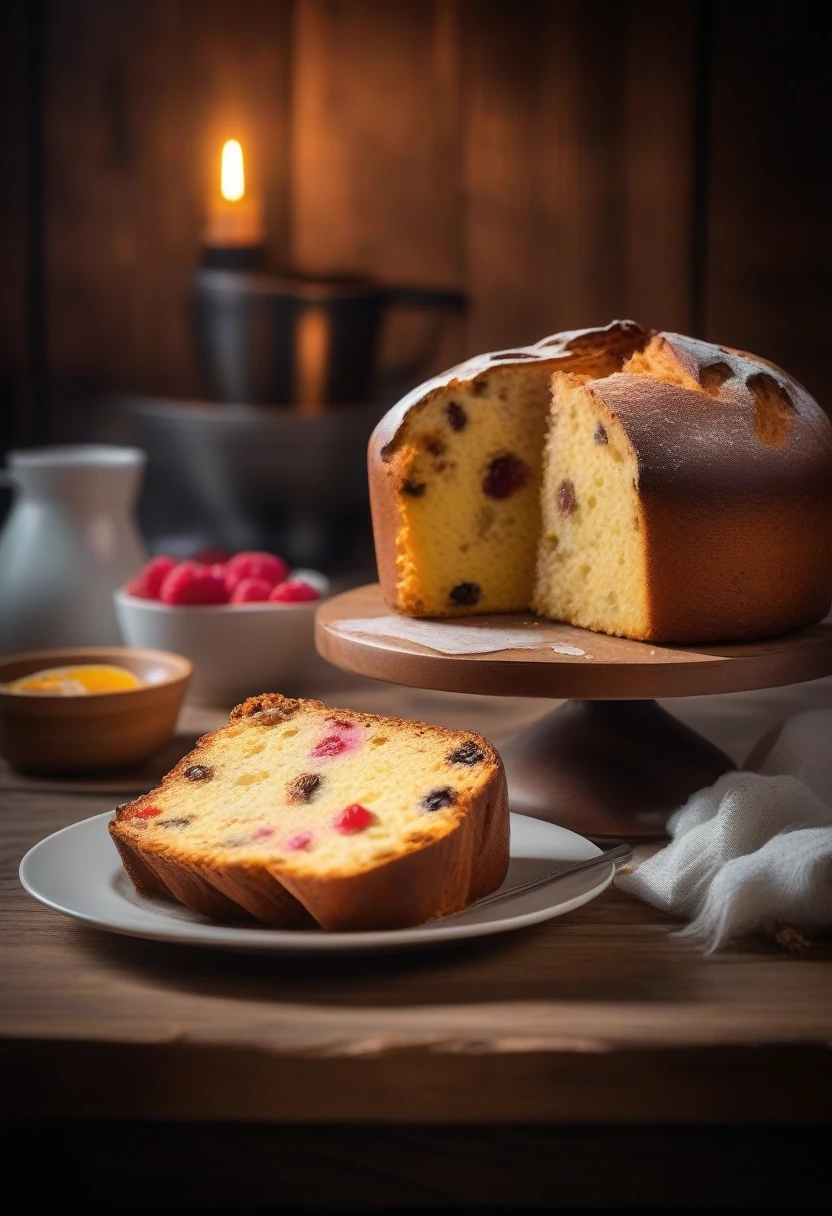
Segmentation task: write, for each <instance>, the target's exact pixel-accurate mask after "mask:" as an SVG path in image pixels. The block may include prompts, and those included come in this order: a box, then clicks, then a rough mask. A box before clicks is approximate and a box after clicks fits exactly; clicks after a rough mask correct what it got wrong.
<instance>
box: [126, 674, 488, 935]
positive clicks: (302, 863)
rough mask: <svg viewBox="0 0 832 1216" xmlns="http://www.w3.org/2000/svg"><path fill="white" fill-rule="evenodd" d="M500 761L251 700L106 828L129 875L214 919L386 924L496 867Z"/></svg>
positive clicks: (414, 734)
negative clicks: (156, 786) (243, 918)
mask: <svg viewBox="0 0 832 1216" xmlns="http://www.w3.org/2000/svg"><path fill="white" fill-rule="evenodd" d="M508 823H509V820H508V801H507V795H506V782H505V774H504V771H503V766H502V763H501V761H500V758H499V756H498V755H497V753H496V752H495V750H494V748H493V747H492V746H491V745H490V744H489V743H488V742H486V740H485V739H482V738H480V737H479V736H478V735H473V734H470V733H463V732H459V731H451V730H444V729H442V728H440V727H437V726H428V725H425V724H422V723H418V722H405V721H400V720H398V719H394V718H381V717H376V716H375V715H373V714H361V713H354V712H352V711H350V710H334V709H328V708H327V707H326V706H325V705H322V704H321V703H320V702H318V701H300V700H290V699H288V698H286V697H282V696H279V695H278V694H268V695H264V696H261V697H254V698H250V699H249V700H248V701H246V702H245V703H244V704H243V705H240V706H238V707H237V709H235V710H234V711H233V713H232V714H231V719H230V722H229V724H228V726H225V727H223V728H222V729H221V730H217V731H215V732H214V733H213V734H210V735H206V736H205V737H204V738H202V739H200V741H199V743H198V744H197V747H196V749H195V750H194V751H193V752H191V754H190V755H188V756H186V757H185V759H184V760H182V761H180V763H179V764H178V765H177V766H176V768H174V769H173V770H172V772H171V773H169V775H168V776H167V777H166V778H165V779H164V781H163V782H162V784H161V785H160V786H159V787H158V788H157V789H155V790H152V791H151V792H150V793H149V794H146V795H144V796H143V797H141V798H138V799H136V801H135V802H131V803H128V804H126V805H124V806H122V807H119V809H118V811H117V812H116V815H115V817H114V818H113V820H112V821H111V822H110V832H111V834H112V837H113V840H114V841H115V844H116V847H117V848H118V850H119V853H120V854H121V858H122V861H123V862H124V867H125V869H126V870H127V873H128V874H129V876H130V878H131V879H132V880H133V883H134V884H135V886H136V887H137V888H138V890H139V891H141V892H143V893H154V892H156V893H166V894H168V895H171V896H173V898H174V899H177V900H179V901H180V902H181V903H183V904H186V905H187V906H188V907H190V908H193V909H194V910H195V911H197V912H201V913H203V914H204V915H206V916H209V917H212V918H216V919H229V918H233V917H235V916H237V917H239V916H240V915H243V914H245V913H248V914H250V915H251V916H254V917H256V919H257V920H259V921H262V922H264V923H265V924H268V925H272V926H275V927H280V928H294V927H302V926H304V925H307V926H314V925H315V924H318V925H320V926H321V927H322V928H324V929H328V930H352V929H393V928H401V927H405V926H408V925H416V924H421V923H423V922H425V921H429V920H433V919H435V918H437V917H439V916H445V915H447V914H448V913H451V912H456V911H458V910H460V909H462V908H465V907H467V906H468V904H470V903H472V902H473V901H474V900H476V899H479V898H480V897H481V896H483V895H487V894H489V893H490V892H491V891H494V890H496V889H497V888H498V887H499V886H500V884H501V883H502V881H503V879H504V878H505V875H506V871H507V869H508V857H509V853H508V836H509V828H508Z"/></svg>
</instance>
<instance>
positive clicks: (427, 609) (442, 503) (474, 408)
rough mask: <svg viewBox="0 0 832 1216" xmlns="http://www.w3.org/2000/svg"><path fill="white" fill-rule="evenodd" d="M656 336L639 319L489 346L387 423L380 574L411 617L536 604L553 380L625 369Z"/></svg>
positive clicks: (379, 441)
mask: <svg viewBox="0 0 832 1216" xmlns="http://www.w3.org/2000/svg"><path fill="white" fill-rule="evenodd" d="M646 341H647V334H645V333H644V331H643V330H642V329H641V328H640V327H639V326H638V325H636V324H635V323H634V322H632V321H614V322H613V323H612V324H611V325H608V326H607V327H606V328H605V329H586V330H576V331H575V332H572V333H563V334H555V335H554V336H553V337H550V338H544V339H543V340H542V341H541V342H538V343H537V344H536V345H535V346H529V347H524V348H522V349H520V350H510V351H498V352H496V353H494V354H488V355H481V356H478V357H477V358H476V359H471V360H470V361H469V362H467V363H463V364H461V365H460V366H459V367H456V368H453V369H451V371H449V372H446V373H444V375H442V376H439V377H437V378H436V379H434V380H430V381H428V383H427V384H423V385H421V386H420V387H419V388H417V389H415V390H414V391H413V392H412V393H410V394H409V395H408V396H407V397H405V398H404V399H403V401H401V402H400V403H399V404H398V405H397V406H395V407H394V408H393V409H392V410H391V411H390V412H389V413H388V414H387V415H386V416H385V417H384V418H383V419H382V421H381V422H380V423H379V425H378V427H377V428H376V430H375V432H374V433H373V436H372V439H371V440H370V450H369V481H370V501H371V505H372V512H373V531H374V534H375V543H376V554H377V559H378V569H379V576H380V579H381V584H382V589H383V591H384V595H385V598H386V600H387V602H388V604H390V606H391V607H392V608H394V609H395V610H396V611H398V612H401V613H404V614H406V615H408V616H462V615H467V614H468V613H473V612H476V613H485V612H514V611H519V610H522V609H524V608H528V606H529V604H530V602H531V598H532V590H533V584H534V573H535V560H536V556H537V543H538V537H539V534H540V483H541V471H542V462H543V448H544V440H545V433H546V425H547V418H548V413H549V381H550V379H551V376H552V373H553V372H555V371H557V370H559V369H561V370H567V371H572V372H581V373H584V374H591V375H593V376H605V375H607V374H609V373H610V372H615V371H619V370H620V369H621V367H622V364H623V363H624V360H625V359H626V358H628V357H629V356H630V355H631V354H632V353H633V352H634V351H635V350H637V349H639V348H640V347H641V346H643V345H644V343H645V342H646Z"/></svg>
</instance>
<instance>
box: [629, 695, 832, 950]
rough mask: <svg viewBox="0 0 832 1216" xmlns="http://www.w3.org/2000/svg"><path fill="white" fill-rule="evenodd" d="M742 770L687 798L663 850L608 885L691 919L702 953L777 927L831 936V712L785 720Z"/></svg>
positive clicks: (690, 927)
mask: <svg viewBox="0 0 832 1216" xmlns="http://www.w3.org/2000/svg"><path fill="white" fill-rule="evenodd" d="M744 769H745V770H746V771H741V772H736V773H725V774H724V775H723V776H722V777H720V778H719V780H718V781H716V782H715V783H714V784H713V785H712V786H710V787H709V788H707V789H704V790H699V792H698V793H696V794H694V795H693V796H692V797H691V798H689V799H688V801H687V802H686V803H685V805H684V806H683V807H682V808H681V809H680V810H678V811H676V813H675V814H674V815H673V816H672V817H671V819H670V821H669V823H668V831H669V833H670V836H671V842H670V844H668V845H667V846H666V847H665V848H663V849H661V850H660V852H658V853H656V854H655V855H654V856H652V857H650V858H648V859H647V860H646V861H643V862H642V863H641V864H640V865H639V866H637V867H636V869H635V870H633V871H631V872H630V873H622V874H619V875H618V877H617V880H616V882H617V885H618V886H619V887H620V888H621V890H623V891H627V892H629V893H630V894H632V895H637V896H639V897H640V898H641V899H644V900H646V901H647V903H650V904H653V905H654V906H655V907H657V908H661V909H662V910H663V911H665V912H669V913H671V914H672V915H674V916H679V917H682V918H684V919H686V920H689V921H690V922H691V923H690V924H689V925H688V926H687V927H686V928H685V929H684V930H682V932H683V933H684V934H686V935H688V936H691V937H694V938H696V939H697V940H698V941H699V942H701V944H702V945H703V947H704V948H705V950H706V951H707V952H708V953H710V952H711V951H712V950H715V949H717V947H719V946H720V945H722V944H723V943H725V942H726V941H728V940H729V939H730V938H732V937H736V936H739V935H740V934H745V933H753V932H755V931H758V930H765V931H770V930H771V929H772V928H773V926H774V925H776V924H777V923H778V922H785V923H787V924H790V925H796V926H799V927H801V928H807V929H814V930H822V929H829V928H832V709H820V710H808V711H807V712H805V713H799V714H796V715H795V716H794V717H792V718H789V719H788V720H787V721H786V722H784V723H783V724H782V725H781V726H780V727H778V728H776V729H775V730H774V731H773V732H770V733H769V735H767V736H765V737H764V738H763V739H762V740H761V741H760V743H758V744H757V746H756V747H755V748H754V749H753V751H752V752H751V755H750V756H749V757H748V760H747V761H746V765H745V766H744ZM747 770H757V771H747Z"/></svg>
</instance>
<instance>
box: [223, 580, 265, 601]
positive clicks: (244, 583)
mask: <svg viewBox="0 0 832 1216" xmlns="http://www.w3.org/2000/svg"><path fill="white" fill-rule="evenodd" d="M271 589H272V586H271V583H267V582H266V580H265V579H264V578H241V579H240V581H239V583H237V586H236V587H235V588H234V590H233V591H232V592H231V596H230V597H229V600H228V602H229V604H264V603H265V602H266V600H268V598H269V594H270V592H271Z"/></svg>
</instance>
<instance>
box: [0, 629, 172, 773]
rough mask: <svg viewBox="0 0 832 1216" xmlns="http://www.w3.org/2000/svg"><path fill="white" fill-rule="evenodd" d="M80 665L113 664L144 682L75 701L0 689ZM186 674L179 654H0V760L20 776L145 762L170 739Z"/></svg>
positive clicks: (97, 649)
mask: <svg viewBox="0 0 832 1216" xmlns="http://www.w3.org/2000/svg"><path fill="white" fill-rule="evenodd" d="M81 663H114V664H116V665H118V666H119V667H126V668H127V670H128V671H132V672H133V673H134V674H135V675H137V676H138V677H139V679H140V680H144V681H146V683H145V684H144V685H143V687H141V688H127V689H121V690H120V691H118V692H100V693H88V694H87V695H85V696H77V697H71V696H70V697H63V696H50V695H48V694H42V693H30V694H25V693H15V692H9V691H7V690H6V689H5V688H4V687H2V685H5V684H7V683H10V682H11V681H12V680H16V679H19V678H20V676H25V675H29V674H30V673H32V672H35V671H40V670H42V669H43V668H47V667H74V666H77V665H78V664H81ZM192 670H193V668H192V665H191V663H190V662H189V660H188V659H185V658H183V657H182V656H181V655H178V654H170V653H168V652H167V651H164V650H138V649H135V648H133V647H123V646H83V647H72V648H68V649H65V650H32V651H28V652H27V653H25V654H17V655H7V656H6V657H5V658H2V659H0V753H2V754H3V756H5V758H6V760H7V761H8V762H9V764H11V765H12V767H13V768H16V769H19V770H20V771H21V772H28V773H80V772H87V773H89V772H93V771H100V770H106V769H117V768H122V767H124V766H126V765H129V764H135V763H137V762H138V761H140V760H145V759H146V758H147V757H148V756H150V755H151V754H152V753H153V752H155V751H156V749H157V748H159V747H161V746H162V744H163V743H166V742H167V740H168V739H169V738H170V737H171V735H172V734H173V731H174V727H175V726H176V719H177V717H178V716H179V710H180V708H181V705H182V701H183V698H184V696H185V691H186V689H187V687H188V680H189V679H190V677H191V672H192Z"/></svg>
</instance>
